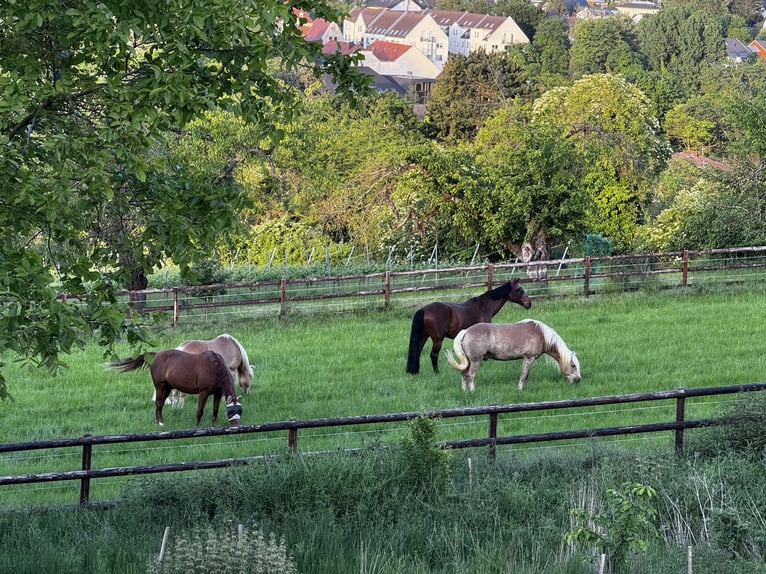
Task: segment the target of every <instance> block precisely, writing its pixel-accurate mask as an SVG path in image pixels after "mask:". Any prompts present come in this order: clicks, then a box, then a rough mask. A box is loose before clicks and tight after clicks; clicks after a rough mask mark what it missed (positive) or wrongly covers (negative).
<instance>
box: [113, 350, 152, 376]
mask: <svg viewBox="0 0 766 574" xmlns="http://www.w3.org/2000/svg"><path fill="white" fill-rule="evenodd" d="M149 354H150V355H152V356H154V353H149ZM146 365H147V362H146V357H145V356H144V354H143V353H142V354H140V355H139V356H138V357H136V358H134V359H133V358H130V359H118V360H117V361H112V362H111V363H104V366H105V367H108V368H110V369H114V370H115V371H119V372H121V373H127V372H128V371H135V370H136V369H140V368H141V367H145V366H146Z"/></svg>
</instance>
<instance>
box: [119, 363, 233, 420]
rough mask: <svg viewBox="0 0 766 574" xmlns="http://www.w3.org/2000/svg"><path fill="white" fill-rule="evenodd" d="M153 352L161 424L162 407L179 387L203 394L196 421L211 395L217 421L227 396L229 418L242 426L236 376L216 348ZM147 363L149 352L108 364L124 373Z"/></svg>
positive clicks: (150, 366) (189, 391)
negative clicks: (235, 384) (198, 350)
mask: <svg viewBox="0 0 766 574" xmlns="http://www.w3.org/2000/svg"><path fill="white" fill-rule="evenodd" d="M150 355H151V359H150V362H151V364H150V365H149V372H150V373H151V375H152V382H153V383H154V391H155V401H154V404H155V418H156V420H157V423H159V424H161V425H162V424H165V421H164V419H163V418H162V407H163V405H164V404H165V399H167V398H168V396H169V395H170V391H171V390H173V389H176V390H178V391H180V392H182V393H187V394H192V395H196V394H199V402H198V403H197V421H196V424H197V425H198V426H199V421H200V420H201V419H202V412H203V411H204V409H205V403H206V402H207V398H208V397H209V396H210V395H213V424H215V421H216V419H217V418H218V406H219V404H220V402H221V397H226V418H227V419H229V424H230V425H231V426H239V418H240V415H241V414H242V405H240V403H239V398H238V397H237V394H236V391H235V390H234V379H233V378H232V376H231V372H230V371H229V368H228V367H227V366H226V363H225V362H224V360H223V357H221V355H219V354H218V353H216V352H215V351H203V352H202V353H186V352H184V351H179V350H177V349H169V350H167V351H160V352H158V353H150ZM147 363H148V361H147V360H146V357H145V355H143V354H142V355H139V356H138V357H136V358H134V359H120V360H117V361H114V362H112V363H107V366H108V367H111V368H113V369H116V370H118V371H120V372H123V373H124V372H127V371H135V370H136V369H139V368H141V367H145V366H146V365H147Z"/></svg>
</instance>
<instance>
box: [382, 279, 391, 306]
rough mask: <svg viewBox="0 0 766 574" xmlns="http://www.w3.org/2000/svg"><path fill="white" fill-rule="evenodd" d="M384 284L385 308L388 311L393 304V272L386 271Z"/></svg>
mask: <svg viewBox="0 0 766 574" xmlns="http://www.w3.org/2000/svg"><path fill="white" fill-rule="evenodd" d="M384 277H385V279H384V284H383V299H384V306H385V308H386V309H388V305H389V303H390V302H391V272H390V271H386V274H385V276H384Z"/></svg>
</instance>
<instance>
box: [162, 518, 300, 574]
mask: <svg viewBox="0 0 766 574" xmlns="http://www.w3.org/2000/svg"><path fill="white" fill-rule="evenodd" d="M297 571H298V570H297V568H296V566H295V563H294V562H293V561H292V558H291V557H290V555H289V554H288V553H287V548H286V547H285V543H284V540H279V541H277V539H276V536H275V535H274V534H273V533H272V534H271V535H270V536H269V537H268V539H267V538H266V537H265V536H264V534H263V532H261V531H260V530H258V529H255V530H244V529H242V530H239V531H236V530H235V529H233V527H232V526H229V527H228V528H226V527H223V526H220V527H218V528H214V527H212V526H204V527H198V528H194V529H193V530H192V531H191V532H181V533H180V534H179V535H178V536H176V537H175V539H174V541H173V543H172V544H171V545H170V547H169V548H168V549H167V551H166V554H165V556H164V557H163V560H162V561H159V560H155V559H153V560H151V561H150V562H149V566H148V568H147V573H148V574H176V573H178V574H197V573H199V574H218V573H220V574H229V573H231V574H237V573H239V572H250V573H252V574H295V573H296V572H297Z"/></svg>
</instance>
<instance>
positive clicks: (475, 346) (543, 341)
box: [445, 319, 580, 392]
mask: <svg viewBox="0 0 766 574" xmlns="http://www.w3.org/2000/svg"><path fill="white" fill-rule="evenodd" d="M452 349H453V350H454V351H455V356H453V355H452V353H451V352H450V351H449V350H447V351H446V352H445V355H446V356H447V362H448V363H449V365H450V367H452V368H453V369H457V370H458V371H461V374H460V378H461V382H462V387H463V390H465V389H466V387H468V389H470V391H471V392H473V390H474V384H473V381H474V378H475V377H476V371H477V370H478V368H479V365H480V364H481V362H482V361H483V360H484V359H497V360H498V361H511V360H514V359H522V360H523V363H522V364H521V375H520V376H519V390H520V391H521V390H523V389H524V383H526V382H527V378H528V377H529V367H531V366H532V363H534V362H535V360H536V359H537V357H539V356H540V355H542V354H543V353H545V354H546V355H549V356H551V357H552V358H553V359H554V360H555V361H556V363H557V364H558V366H559V370H560V371H561V374H562V375H564V376H565V377H566V378H567V380H568V381H569V382H570V383H573V384H574V383H579V382H580V361H579V360H578V359H577V355H575V353H574V351H572V350H571V349H569V347H567V345H566V343H564V340H563V339H562V338H561V337H560V336H559V335H558V333H556V331H554V330H553V329H551V328H550V327H549V326H548V325H546V324H545V323H541V322H540V321H535V320H534V319H524V320H523V321H519V322H518V323H506V324H502V323H494V324H493V323H477V324H475V325H472V326H471V327H469V328H468V329H464V330H463V331H460V332H459V333H458V334H457V337H455V342H454V344H453V347H452Z"/></svg>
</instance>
